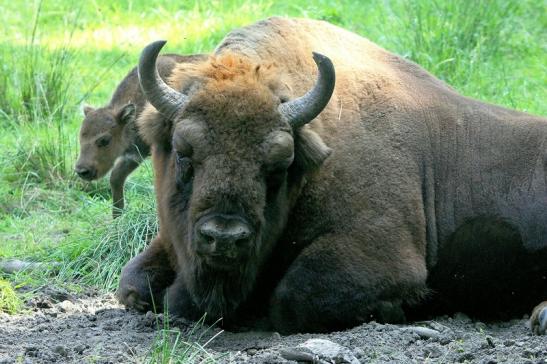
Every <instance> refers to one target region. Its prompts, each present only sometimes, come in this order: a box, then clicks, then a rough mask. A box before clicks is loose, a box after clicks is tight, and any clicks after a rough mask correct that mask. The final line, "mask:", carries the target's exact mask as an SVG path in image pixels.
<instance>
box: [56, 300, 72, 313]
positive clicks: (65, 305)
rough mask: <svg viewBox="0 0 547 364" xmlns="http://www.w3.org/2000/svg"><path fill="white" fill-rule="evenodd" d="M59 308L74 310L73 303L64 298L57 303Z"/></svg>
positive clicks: (65, 310)
mask: <svg viewBox="0 0 547 364" xmlns="http://www.w3.org/2000/svg"><path fill="white" fill-rule="evenodd" d="M59 308H60V309H61V312H71V311H74V304H73V303H72V302H70V301H69V300H64V301H63V302H61V303H59Z"/></svg>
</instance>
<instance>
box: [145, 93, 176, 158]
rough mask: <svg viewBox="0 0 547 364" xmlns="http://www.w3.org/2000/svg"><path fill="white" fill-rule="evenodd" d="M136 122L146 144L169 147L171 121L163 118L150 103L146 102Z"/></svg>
mask: <svg viewBox="0 0 547 364" xmlns="http://www.w3.org/2000/svg"><path fill="white" fill-rule="evenodd" d="M136 124H137V129H138V130H139V134H140V135H141V137H142V139H143V140H144V141H145V142H146V143H147V144H149V145H161V146H163V147H164V148H167V149H169V148H170V146H171V128H172V124H173V123H172V121H170V120H167V119H165V118H164V117H163V115H161V114H160V113H159V112H158V111H157V110H156V109H155V108H154V107H153V106H152V105H150V104H146V106H145V107H144V109H143V111H142V113H141V114H140V116H139V118H138V119H137V122H136Z"/></svg>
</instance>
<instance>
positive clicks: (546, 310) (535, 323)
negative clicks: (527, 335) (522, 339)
mask: <svg viewBox="0 0 547 364" xmlns="http://www.w3.org/2000/svg"><path fill="white" fill-rule="evenodd" d="M530 327H531V328H532V331H533V332H534V333H535V334H537V335H545V334H547V301H543V302H542V303H540V304H539V305H537V306H536V308H534V310H533V311H532V316H530Z"/></svg>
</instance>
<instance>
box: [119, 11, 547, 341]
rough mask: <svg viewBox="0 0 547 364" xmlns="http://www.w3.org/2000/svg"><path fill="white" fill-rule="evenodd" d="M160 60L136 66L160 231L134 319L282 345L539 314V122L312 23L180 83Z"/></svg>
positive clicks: (141, 262)
mask: <svg viewBox="0 0 547 364" xmlns="http://www.w3.org/2000/svg"><path fill="white" fill-rule="evenodd" d="M163 44H164V42H155V43H152V44H150V45H149V46H148V47H146V48H145V49H144V51H143V53H142V55H141V60H140V63H139V77H140V82H141V86H142V88H143V90H144V94H145V95H146V98H147V100H148V101H149V102H150V104H151V105H152V106H153V107H149V108H148V109H146V110H145V112H144V113H143V114H142V115H141V117H140V119H139V125H140V128H141V132H142V135H143V137H144V139H145V141H147V142H148V143H150V144H151V145H152V159H153V165H154V170H155V187H156V196H157V205H158V214H159V220H160V231H159V234H158V236H157V237H156V238H155V239H154V240H153V241H152V243H151V244H150V246H149V247H148V248H147V249H146V250H145V251H144V252H143V253H141V254H139V255H138V256H137V257H135V258H134V259H133V260H131V261H130V262H129V263H128V264H127V266H126V267H125V268H124V270H123V272H122V276H121V281H120V287H119V290H118V294H119V298H120V300H121V302H123V303H124V304H126V305H127V306H130V307H135V308H137V309H147V308H150V307H151V305H152V303H153V302H154V303H155V304H156V307H158V306H162V305H166V306H167V307H168V309H169V310H170V312H172V313H175V314H180V315H183V316H185V317H187V318H191V319H195V318H198V317H200V315H202V314H203V313H204V312H207V313H208V317H209V318H211V319H213V320H214V319H217V318H218V317H223V319H224V323H225V325H226V326H227V327H234V326H235V325H247V323H249V322H250V323H258V322H260V323H264V322H266V323H267V324H268V326H269V327H270V328H272V329H275V330H278V331H280V332H282V333H290V332H312V331H330V330H335V329H342V328H347V327H350V326H353V325H356V324H359V323H361V322H364V321H367V320H372V319H374V320H377V321H384V322H402V321H404V320H405V317H406V316H408V315H411V317H415V316H412V315H417V314H418V313H419V312H420V311H421V312H423V311H424V307H425V309H426V311H427V312H434V311H435V310H436V309H437V308H442V309H443V310H445V312H446V310H449V309H451V308H456V309H458V310H464V311H467V312H469V313H470V314H473V315H477V316H484V317H487V318H498V317H506V316H508V315H514V314H516V313H522V312H525V311H528V310H529V309H530V308H532V307H533V306H534V305H536V304H537V303H538V302H540V301H541V300H542V299H545V298H546V297H547V277H546V276H547V224H546V222H547V174H546V170H545V168H546V163H547V154H546V146H547V144H546V141H547V120H546V119H544V118H540V117H536V116H532V115H528V114H525V113H522V112H517V111H512V110H507V109H504V108H501V107H498V106H494V105H490V104H485V103H482V102H479V101H476V100H472V99H469V98H466V97H463V96H460V95H459V94H457V93H456V92H455V91H454V90H453V89H452V88H450V87H449V86H447V85H446V84H444V83H443V82H441V81H439V80H438V79H436V78H434V77H433V76H432V75H430V74H429V73H427V72H426V71H425V70H423V69H422V68H420V67H419V66H417V65H415V64H413V63H411V62H409V61H407V60H404V59H402V58H400V57H398V56H396V55H393V54H391V53H389V52H387V51H385V50H383V49H382V48H380V47H378V46H376V45H375V44H373V43H371V42H370V41H368V40H366V39H364V38H361V37H360V36H357V35H355V34H353V33H350V32H348V31H345V30H343V29H340V28H337V27H335V26H333V25H330V24H328V23H324V22H319V21H314V20H305V19H298V20H294V19H284V18H271V19H268V20H265V21H261V22H258V23H256V24H254V25H251V26H248V27H245V28H242V29H238V30H234V31H232V32H231V33H230V34H229V35H228V36H227V37H226V38H225V39H224V40H223V41H222V43H221V44H220V45H219V46H218V47H217V49H216V51H215V52H214V54H213V55H212V56H211V57H210V58H209V59H208V60H207V61H204V62H201V63H199V64H189V65H187V64H184V65H180V66H178V67H177V68H176V70H174V71H173V74H172V76H171V77H170V79H169V82H168V83H169V85H167V84H166V83H164V82H163V81H162V80H161V78H160V77H159V76H158V73H157V70H156V68H155V63H156V57H157V55H158V53H159V51H160V49H161V48H162V46H163ZM312 52H319V53H320V54H319V53H315V54H314V55H313V58H312ZM321 54H322V55H321ZM323 55H324V56H323ZM327 57H328V58H327ZM331 60H332V63H331ZM335 70H336V86H335ZM542 307H543V308H541V307H540V308H539V309H538V311H537V312H536V313H535V314H534V315H535V316H534V321H533V322H532V324H533V327H534V328H537V332H538V333H543V332H545V326H546V316H547V313H546V311H547V310H546V309H545V308H544V307H545V306H542ZM528 312H529V311H528ZM263 317H265V318H267V320H259V319H258V318H263ZM260 327H264V326H260Z"/></svg>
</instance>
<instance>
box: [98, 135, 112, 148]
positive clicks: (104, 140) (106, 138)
mask: <svg viewBox="0 0 547 364" xmlns="http://www.w3.org/2000/svg"><path fill="white" fill-rule="evenodd" d="M111 140H112V137H111V136H109V135H105V136H103V137H101V138H99V139H97V141H96V142H95V144H97V146H98V147H99V148H103V147H106V146H108V145H109V144H110V141H111Z"/></svg>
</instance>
